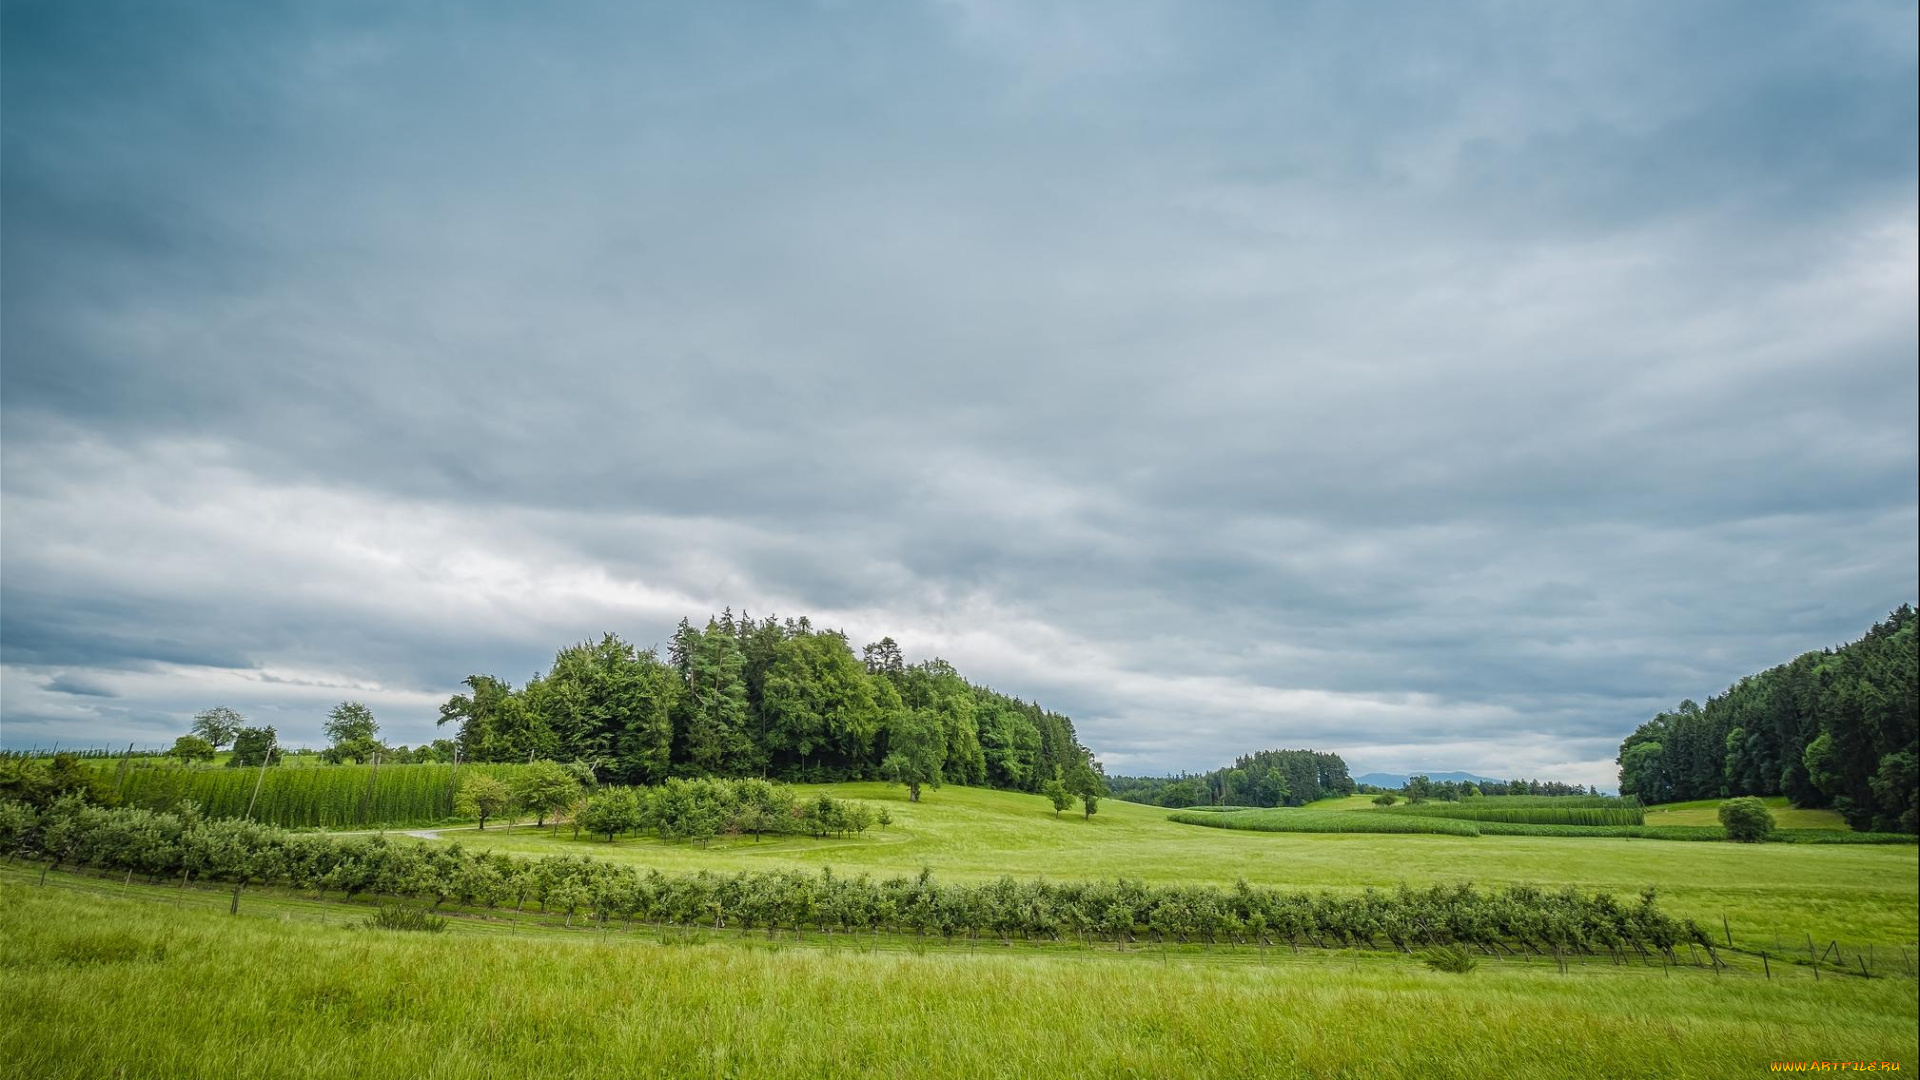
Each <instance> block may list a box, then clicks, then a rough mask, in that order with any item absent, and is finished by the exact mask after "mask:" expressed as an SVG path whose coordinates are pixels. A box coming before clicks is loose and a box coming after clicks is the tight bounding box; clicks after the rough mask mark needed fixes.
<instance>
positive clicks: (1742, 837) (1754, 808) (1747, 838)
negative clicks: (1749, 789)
mask: <svg viewBox="0 0 1920 1080" xmlns="http://www.w3.org/2000/svg"><path fill="white" fill-rule="evenodd" d="M1720 824H1722V825H1724V826H1726V829H1727V839H1729V840H1733V841H1736V842H1738V843H1742V844H1757V843H1760V842H1761V841H1763V840H1765V839H1766V838H1767V837H1769V836H1771V835H1773V813H1772V811H1770V810H1768V809H1767V804H1766V803H1763V802H1761V801H1760V800H1759V799H1756V798H1754V797H1753V796H1751V795H1742V796H1741V797H1739V798H1737V799H1728V800H1727V801H1726V802H1723V803H1721V804H1720Z"/></svg>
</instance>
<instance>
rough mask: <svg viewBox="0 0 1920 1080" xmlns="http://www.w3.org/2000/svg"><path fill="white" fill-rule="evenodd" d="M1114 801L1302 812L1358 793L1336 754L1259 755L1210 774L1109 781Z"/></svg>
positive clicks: (1113, 778) (1292, 752)
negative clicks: (1283, 808) (1299, 809)
mask: <svg viewBox="0 0 1920 1080" xmlns="http://www.w3.org/2000/svg"><path fill="white" fill-rule="evenodd" d="M1107 786H1108V788H1109V789H1110V790H1111V791H1112V793H1113V797H1114V798H1116V799H1121V800H1124V801H1126V802H1136V803H1146V804H1147V805H1149V806H1173V807H1181V806H1303V805H1305V804H1307V803H1310V802H1313V801H1314V800H1316V799H1325V798H1329V797H1332V796H1335V795H1351V794H1353V793H1354V792H1355V791H1356V790H1357V788H1356V787H1355V785H1354V782H1353V777H1351V776H1349V775H1348V774H1347V763H1346V762H1345V761H1342V760H1341V759H1340V755H1339V754H1323V753H1321V752H1319V751H1317V750H1261V751H1259V752H1258V753H1253V754H1246V755H1244V756H1242V757H1240V758H1237V759H1236V760H1235V761H1234V763H1233V764H1232V765H1228V766H1226V767H1225V768H1220V769H1215V770H1213V771H1212V772H1209V773H1200V774H1193V773H1181V774H1180V775H1179V776H1111V777H1108V778H1107Z"/></svg>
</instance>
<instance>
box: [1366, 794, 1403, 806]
mask: <svg viewBox="0 0 1920 1080" xmlns="http://www.w3.org/2000/svg"><path fill="white" fill-rule="evenodd" d="M1399 801H1400V796H1398V795H1393V794H1380V795H1375V796H1374V797H1373V805H1375V806H1392V805H1393V804H1394V803H1397V802H1399Z"/></svg>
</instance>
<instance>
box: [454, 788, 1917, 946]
mask: <svg viewBox="0 0 1920 1080" xmlns="http://www.w3.org/2000/svg"><path fill="white" fill-rule="evenodd" d="M800 790H801V791H803V792H815V793H825V794H831V795H833V796H834V797H836V798H851V799H862V800H867V801H870V802H872V803H875V804H876V805H880V806H884V807H886V808H887V810H888V811H889V813H890V814H891V816H892V818H893V821H894V824H892V825H890V826H888V827H886V828H881V829H873V830H870V831H869V832H868V833H867V834H866V835H865V836H862V837H849V838H844V839H837V840H824V841H822V840H813V839H811V838H805V837H782V838H771V837H770V838H767V839H765V840H762V841H760V842H756V841H754V840H753V839H752V838H750V837H747V838H722V839H719V840H715V841H714V842H712V843H710V844H704V845H702V844H694V843H687V842H666V841H660V840H654V839H633V838H623V839H620V840H618V841H615V842H613V843H608V842H607V841H605V840H604V839H594V838H589V837H586V836H584V835H583V836H581V837H578V838H575V837H574V835H573V832H572V830H571V829H569V828H568V827H567V826H564V825H562V826H560V827H558V828H556V829H552V830H546V831H541V830H535V829H532V828H531V827H524V826H522V827H515V828H514V829H512V830H511V831H510V832H506V831H502V830H498V829H489V830H488V831H487V832H486V833H485V834H481V833H477V832H474V831H473V830H471V829H465V830H453V831H444V832H441V833H439V834H438V837H439V838H438V839H437V840H433V841H424V842H428V843H441V844H447V843H460V844H463V845H465V846H467V847H481V848H490V849H492V850H495V851H502V852H511V853H517V854H524V855H552V854H572V855H592V856H594V857H596V858H603V859H609V860H618V861H625V862H629V863H632V864H634V865H637V866H641V867H647V868H657V869H660V870H662V871H667V872H681V871H690V870H699V869H715V870H750V869H768V868H777V869H798V870H805V871H809V872H816V873H817V872H818V871H819V870H820V869H821V868H823V867H828V866H831V867H833V868H834V869H835V870H836V871H837V872H841V873H849V874H854V873H871V874H875V875H887V874H913V873H917V872H918V871H919V870H920V869H921V868H922V867H926V868H930V869H931V870H933V872H934V873H935V874H937V875H939V876H940V877H941V878H942V879H944V880H950V881H967V880H973V881H978V880H990V879H993V878H998V877H1000V876H1002V875H1012V876H1014V877H1016V878H1028V877H1044V878H1049V879H1054V880H1099V879H1111V878H1116V877H1129V878H1137V879H1140V880H1144V881H1155V882H1184V883H1211V884H1216V885H1223V886H1230V885H1232V884H1233V883H1234V882H1235V881H1236V880H1240V879H1245V880H1246V881H1248V882H1250V883H1252V884H1256V885H1272V886H1277V887H1287V888H1298V889H1332V890H1346V891H1358V890H1361V889H1364V888H1367V887H1374V888H1393V887H1395V886H1396V885H1398V884H1400V883H1401V882H1403V881H1405V882H1408V883H1410V884H1413V885H1416V886H1418V885H1426V884H1432V883H1436V882H1437V883H1454V882H1462V881H1471V882H1473V883H1475V884H1478V885H1481V886H1488V887H1491V886H1499V885H1515V884H1534V885H1539V886H1542V887H1548V888H1558V887H1560V886H1564V885H1571V886H1574V887H1576V888H1579V889H1582V890H1605V891H1610V892H1615V893H1618V894H1620V895H1621V896H1622V897H1631V896H1635V895H1637V894H1638V893H1639V892H1640V890H1642V889H1644V888H1646V887H1648V886H1653V887H1654V888H1655V889H1657V890H1658V892H1659V896H1660V901H1661V906H1662V908H1663V909H1665V910H1668V911H1670V912H1672V913H1673V914H1676V915H1684V916H1686V917H1689V918H1693V919H1696V920H1699V921H1700V922H1702V923H1703V924H1711V925H1715V926H1718V925H1720V923H1721V920H1722V917H1723V916H1724V917H1725V918H1726V920H1727V922H1728V923H1729V924H1730V925H1731V927H1732V931H1733V935H1734V939H1735V941H1736V942H1743V941H1745V942H1752V943H1754V944H1755V946H1756V947H1760V946H1761V945H1765V946H1766V947H1768V948H1772V947H1773V943H1774V941H1775V939H1776V938H1778V940H1779V943H1780V945H1781V947H1782V949H1784V947H1785V945H1786V944H1787V943H1788V942H1792V941H1801V942H1802V945H1803V946H1804V941H1803V940H1802V939H1803V938H1804V937H1806V936H1808V935H1811V936H1812V937H1814V938H1817V939H1820V940H1822V941H1828V940H1839V941H1842V942H1854V943H1860V944H1865V943H1868V942H1879V943H1883V944H1884V945H1886V946H1895V945H1897V944H1899V943H1906V944H1908V945H1911V944H1912V943H1913V942H1914V940H1915V937H1916V935H1917V934H1920V910H1917V907H1920V849H1917V848H1915V847H1914V846H1912V845H1865V846H1856V845H1802V844H1757V845H1749V844H1728V843H1691V844H1677V843H1668V842H1665V841H1654V840H1636V839H1606V838H1588V837H1580V838H1577V839H1571V838H1560V837H1550V836H1549V837H1535V836H1513V837H1497V838H1492V839H1489V838H1486V837H1465V836H1461V837H1456V836H1444V835H1370V834H1333V833H1256V832H1242V831H1236V830H1227V829H1207V828H1195V827H1193V826H1191V825H1183V824H1178V823H1176V822H1173V821H1169V820H1168V811H1166V810H1164V809H1162V808H1159V807H1151V806H1141V805H1136V804H1132V803H1123V802H1115V801H1107V802H1102V803H1101V804H1100V811H1099V813H1098V814H1096V815H1095V816H1094V817H1093V818H1092V819H1091V820H1088V819H1085V818H1083V817H1082V816H1081V815H1080V814H1079V813H1077V812H1068V813H1064V814H1060V815H1058V816H1055V815H1054V813H1053V812H1052V810H1051V809H1050V808H1049V807H1048V804H1047V801H1046V800H1045V799H1043V798H1041V797H1039V796H1035V795H1022V794H1018V793H1013V792H1001V791H988V790H984V789H979V788H960V787H952V786H949V787H945V788H942V789H940V790H937V791H928V792H927V793H926V795H925V796H924V798H923V801H921V802H919V803H913V802H909V801H907V797H906V794H905V792H904V791H903V790H902V789H899V788H893V787H889V786H887V785H885V784H838V785H823V786H817V787H804V788H801V789H800ZM1293 812H1300V811H1293ZM1382 816H1383V817H1384V816H1385V815H1382ZM1395 820H1403V821H1405V820H1417V819H1405V818H1397V819H1395ZM1426 820H1433V819H1426ZM1440 824H1442V825H1446V824H1456V823H1450V822H1445V821H1441V822H1440ZM1457 824H1468V823H1457Z"/></svg>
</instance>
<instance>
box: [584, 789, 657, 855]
mask: <svg viewBox="0 0 1920 1080" xmlns="http://www.w3.org/2000/svg"><path fill="white" fill-rule="evenodd" d="M573 823H574V824H575V825H576V826H578V827H580V828H583V829H585V830H587V832H589V833H592V834H593V835H595V836H605V837H606V838H607V842H608V843H612V842H613V838H614V837H615V836H617V835H619V834H620V833H623V832H633V831H634V830H636V829H638V828H639V827H640V823H641V812H640V793H639V792H637V791H635V790H633V789H632V788H627V787H617V788H607V789H605V790H603V791H597V792H595V793H593V794H592V795H590V796H588V797H587V800H586V805H584V806H582V807H581V808H580V812H579V813H577V814H575V815H574V817H573Z"/></svg>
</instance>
